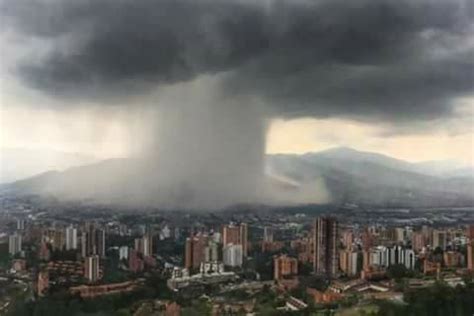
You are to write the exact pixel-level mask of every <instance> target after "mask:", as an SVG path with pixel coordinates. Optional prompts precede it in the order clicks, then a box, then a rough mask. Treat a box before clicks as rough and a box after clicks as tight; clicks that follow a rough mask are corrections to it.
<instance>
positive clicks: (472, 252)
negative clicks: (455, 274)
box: [467, 241, 474, 271]
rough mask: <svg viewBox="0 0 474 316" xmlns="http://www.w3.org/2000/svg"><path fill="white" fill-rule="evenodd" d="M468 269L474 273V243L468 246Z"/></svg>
mask: <svg viewBox="0 0 474 316" xmlns="http://www.w3.org/2000/svg"><path fill="white" fill-rule="evenodd" d="M467 269H468V270H469V271H474V241H471V242H470V243H468V244H467Z"/></svg>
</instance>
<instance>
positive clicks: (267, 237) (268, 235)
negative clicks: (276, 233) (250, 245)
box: [263, 226, 273, 242]
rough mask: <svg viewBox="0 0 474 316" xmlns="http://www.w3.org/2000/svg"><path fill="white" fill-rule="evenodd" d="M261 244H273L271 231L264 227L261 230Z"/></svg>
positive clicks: (269, 228)
mask: <svg viewBox="0 0 474 316" xmlns="http://www.w3.org/2000/svg"><path fill="white" fill-rule="evenodd" d="M263 242H273V229H272V228H271V227H268V226H265V227H264V228H263Z"/></svg>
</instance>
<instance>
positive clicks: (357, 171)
mask: <svg viewBox="0 0 474 316" xmlns="http://www.w3.org/2000/svg"><path fill="white" fill-rule="evenodd" d="M267 168H268V169H269V172H268V173H269V174H278V175H279V176H284V177H285V178H288V179H291V181H293V182H297V183H299V184H300V185H301V186H304V185H305V184H306V183H311V182H312V181H314V179H316V178H322V179H324V182H325V184H326V187H327V189H328V190H329V192H330V194H331V198H332V201H333V202H335V203H355V204H364V205H378V206H461V205H462V206H466V205H469V206H471V205H474V170H473V169H472V168H467V167H466V168H461V166H459V165H457V164H451V166H450V167H448V164H447V163H446V162H439V163H438V164H437V163H435V162H428V163H409V162H406V161H403V160H399V159H394V158H392V157H388V156H384V155H380V154H376V153H370V152H361V151H357V150H354V149H351V148H345V147H342V148H341V147H340V148H335V149H330V150H326V151H322V152H317V153H307V154H303V155H271V156H268V163H267ZM461 170H462V172H461Z"/></svg>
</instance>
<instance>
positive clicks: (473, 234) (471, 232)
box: [466, 224, 474, 241]
mask: <svg viewBox="0 0 474 316" xmlns="http://www.w3.org/2000/svg"><path fill="white" fill-rule="evenodd" d="M466 237H467V238H469V240H470V241H474V224H472V225H469V226H467V229H466Z"/></svg>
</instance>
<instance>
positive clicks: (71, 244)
mask: <svg viewBox="0 0 474 316" xmlns="http://www.w3.org/2000/svg"><path fill="white" fill-rule="evenodd" d="M73 249H77V229H76V228H74V227H72V226H70V227H67V228H66V250H73Z"/></svg>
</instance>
